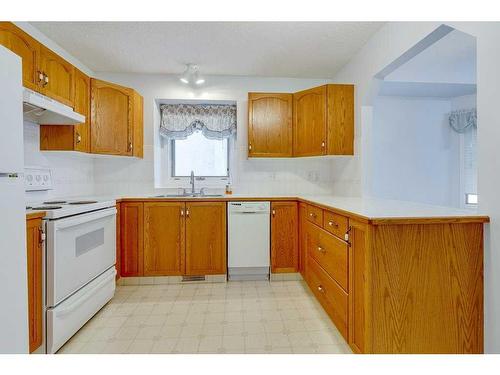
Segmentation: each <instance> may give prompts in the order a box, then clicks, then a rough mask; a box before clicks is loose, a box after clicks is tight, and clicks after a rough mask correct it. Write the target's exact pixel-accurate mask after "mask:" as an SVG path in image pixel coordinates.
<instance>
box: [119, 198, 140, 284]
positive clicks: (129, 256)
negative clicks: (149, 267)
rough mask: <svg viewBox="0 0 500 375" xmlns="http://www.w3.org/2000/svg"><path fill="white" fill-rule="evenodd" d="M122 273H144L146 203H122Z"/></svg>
mask: <svg viewBox="0 0 500 375" xmlns="http://www.w3.org/2000/svg"><path fill="white" fill-rule="evenodd" d="M120 246H121V248H120V254H121V256H120V265H121V272H120V275H121V276H123V277H127V276H142V275H143V274H144V203H143V202H121V203H120Z"/></svg>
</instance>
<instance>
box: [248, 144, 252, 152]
mask: <svg viewBox="0 0 500 375" xmlns="http://www.w3.org/2000/svg"><path fill="white" fill-rule="evenodd" d="M248 151H252V144H251V143H250V144H249V145H248Z"/></svg>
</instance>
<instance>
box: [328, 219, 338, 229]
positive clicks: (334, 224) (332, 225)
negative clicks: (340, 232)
mask: <svg viewBox="0 0 500 375" xmlns="http://www.w3.org/2000/svg"><path fill="white" fill-rule="evenodd" d="M328 225H329V226H331V227H335V228H338V227H339V225H338V224H337V223H336V222H335V221H331V220H330V221H329V222H328Z"/></svg>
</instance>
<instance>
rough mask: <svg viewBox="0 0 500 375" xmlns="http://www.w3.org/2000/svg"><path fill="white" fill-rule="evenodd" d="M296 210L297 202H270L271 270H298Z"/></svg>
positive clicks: (275, 271)
mask: <svg viewBox="0 0 500 375" xmlns="http://www.w3.org/2000/svg"><path fill="white" fill-rule="evenodd" d="M297 211H298V210H297V202H272V204H271V272H274V273H280V272H297V271H298V267H299V253H298V218H297V216H298V212H297Z"/></svg>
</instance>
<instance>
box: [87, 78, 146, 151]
mask: <svg viewBox="0 0 500 375" xmlns="http://www.w3.org/2000/svg"><path fill="white" fill-rule="evenodd" d="M90 102H91V106H90V107H91V109H90V123H91V125H90V133H91V134H90V139H91V142H90V151H91V153H93V154H108V155H124V156H137V157H142V144H143V135H142V127H143V120H142V118H143V117H142V116H143V114H142V97H141V96H140V95H138V94H137V93H135V92H134V90H132V89H130V88H128V87H123V86H120V85H116V84H114V83H109V82H105V81H101V80H98V79H91V95H90Z"/></svg>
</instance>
